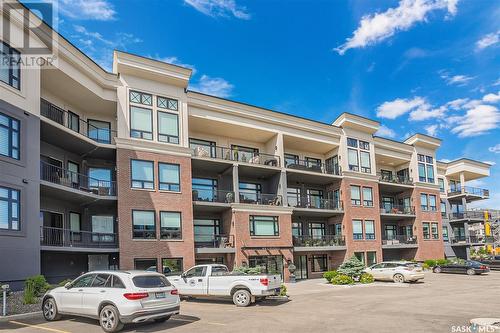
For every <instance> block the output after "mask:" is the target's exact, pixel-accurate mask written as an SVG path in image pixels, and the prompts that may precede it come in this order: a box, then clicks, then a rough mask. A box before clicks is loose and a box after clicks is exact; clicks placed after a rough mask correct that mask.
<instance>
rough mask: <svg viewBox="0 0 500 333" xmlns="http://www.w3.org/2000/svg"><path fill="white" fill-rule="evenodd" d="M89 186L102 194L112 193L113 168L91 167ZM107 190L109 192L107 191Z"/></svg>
mask: <svg viewBox="0 0 500 333" xmlns="http://www.w3.org/2000/svg"><path fill="white" fill-rule="evenodd" d="M88 173H89V188H90V189H91V190H94V191H97V192H99V193H102V194H107V195H111V194H112V193H111V192H110V190H111V170H110V169H107V168H89V170H88ZM106 191H107V192H106Z"/></svg>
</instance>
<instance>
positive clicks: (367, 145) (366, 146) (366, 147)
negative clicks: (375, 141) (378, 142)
mask: <svg viewBox="0 0 500 333" xmlns="http://www.w3.org/2000/svg"><path fill="white" fill-rule="evenodd" d="M359 149H363V150H370V143H369V142H366V141H361V140H359Z"/></svg>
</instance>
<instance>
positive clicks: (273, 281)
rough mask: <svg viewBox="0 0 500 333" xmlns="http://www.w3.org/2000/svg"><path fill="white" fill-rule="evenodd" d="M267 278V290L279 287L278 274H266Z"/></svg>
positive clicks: (279, 277)
mask: <svg viewBox="0 0 500 333" xmlns="http://www.w3.org/2000/svg"><path fill="white" fill-rule="evenodd" d="M267 278H268V279H269V285H268V288H267V289H268V290H272V289H278V288H280V287H281V276H280V275H268V276H267Z"/></svg>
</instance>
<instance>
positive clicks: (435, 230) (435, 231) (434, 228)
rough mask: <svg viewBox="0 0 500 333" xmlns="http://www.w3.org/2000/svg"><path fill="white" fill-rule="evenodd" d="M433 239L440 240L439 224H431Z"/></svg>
mask: <svg viewBox="0 0 500 333" xmlns="http://www.w3.org/2000/svg"><path fill="white" fill-rule="evenodd" d="M431 234H432V239H439V229H438V224H437V223H431Z"/></svg>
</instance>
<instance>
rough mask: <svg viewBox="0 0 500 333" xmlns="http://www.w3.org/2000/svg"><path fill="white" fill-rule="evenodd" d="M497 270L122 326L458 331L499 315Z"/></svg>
mask: <svg viewBox="0 0 500 333" xmlns="http://www.w3.org/2000/svg"><path fill="white" fill-rule="evenodd" d="M498 286H500V272H492V273H490V274H488V275H484V276H467V275H452V274H439V275H438V274H432V273H426V276H425V280H424V282H421V283H416V284H404V285H397V284H394V283H391V282H387V283H385V282H384V283H382V282H378V283H375V284H373V285H364V286H356V287H341V286H332V285H327V284H325V282H324V280H308V281H303V282H299V283H296V284H293V285H289V286H288V289H289V295H290V298H291V301H289V302H287V303H277V302H271V301H266V302H262V303H258V304H257V305H253V306H250V307H248V308H237V307H236V306H234V305H233V304H232V303H231V302H230V301H220V300H219V301H213V300H210V301H208V300H189V301H183V302H182V305H181V315H179V316H175V317H173V318H172V319H171V320H169V321H168V322H166V323H163V324H154V323H143V324H138V325H130V326H125V329H124V330H123V331H124V332H162V331H169V332H193V331H197V332H218V333H220V332H235V331H242V332H273V331H274V332H290V331H295V332H300V331H304V332H353V331H355V332H458V330H457V329H460V328H459V326H464V325H467V322H468V320H469V319H471V318H475V317H500V310H499V306H498V305H499V304H500V303H499V300H500V298H499V297H500V291H499V289H498ZM0 331H8V332H16V333H42V332H55V333H65V332H75V333H94V332H102V330H101V328H100V327H99V326H98V323H97V321H94V320H90V319H81V318H69V317H67V318H63V320H61V321H58V322H52V323H47V322H45V321H44V320H43V319H41V317H40V318H34V319H20V320H15V321H10V322H3V323H1V322H0Z"/></svg>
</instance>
